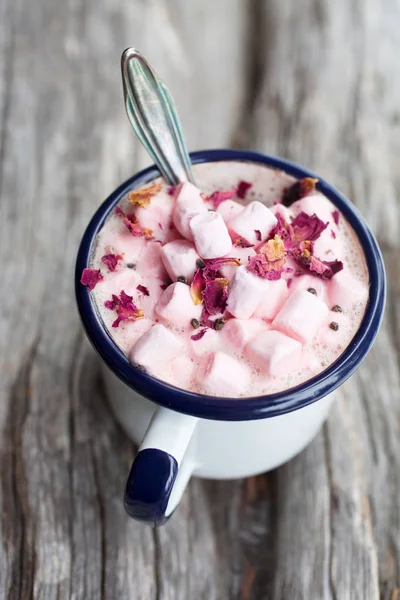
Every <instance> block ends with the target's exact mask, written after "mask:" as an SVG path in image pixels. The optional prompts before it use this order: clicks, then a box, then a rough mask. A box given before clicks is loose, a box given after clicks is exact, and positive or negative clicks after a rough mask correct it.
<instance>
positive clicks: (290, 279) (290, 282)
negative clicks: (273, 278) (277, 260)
mask: <svg viewBox="0 0 400 600" xmlns="http://www.w3.org/2000/svg"><path fill="white" fill-rule="evenodd" d="M292 282H293V279H292V278H291V277H290V278H289V279H287V280H286V285H287V287H288V288H290V286H291V285H292Z"/></svg>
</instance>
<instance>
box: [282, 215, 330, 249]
mask: <svg viewBox="0 0 400 600" xmlns="http://www.w3.org/2000/svg"><path fill="white" fill-rule="evenodd" d="M291 226H292V228H293V239H294V241H295V242H296V243H299V242H303V241H305V240H310V241H311V242H313V241H315V240H316V239H318V238H319V236H320V235H321V233H322V232H323V231H324V229H326V228H327V227H328V223H324V222H323V221H321V219H320V218H319V217H317V215H315V214H314V215H308V214H307V213H305V212H301V213H299V214H298V215H297V217H296V218H295V219H294V220H293V221H292V223H291Z"/></svg>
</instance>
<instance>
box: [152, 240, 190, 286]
mask: <svg viewBox="0 0 400 600" xmlns="http://www.w3.org/2000/svg"><path fill="white" fill-rule="evenodd" d="M161 258H162V261H163V263H164V266H165V268H166V269H167V271H168V275H169V276H170V277H171V279H172V281H176V280H177V278H178V277H180V276H183V277H185V279H186V280H187V282H188V283H190V282H191V281H192V279H193V276H194V274H195V272H196V270H197V265H196V261H197V260H198V259H199V258H200V257H199V255H198V254H197V252H196V249H195V247H194V245H193V244H192V243H191V242H188V241H187V240H175V241H173V242H170V243H169V244H165V246H163V247H162V249H161Z"/></svg>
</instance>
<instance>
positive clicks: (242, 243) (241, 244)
mask: <svg viewBox="0 0 400 600" xmlns="http://www.w3.org/2000/svg"><path fill="white" fill-rule="evenodd" d="M231 239H232V244H233V245H234V246H236V247H237V248H252V247H253V246H254V244H250V242H248V241H247V240H245V239H244V238H243V237H241V236H240V235H236V234H233V233H232V234H231Z"/></svg>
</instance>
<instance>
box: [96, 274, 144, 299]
mask: <svg viewBox="0 0 400 600" xmlns="http://www.w3.org/2000/svg"><path fill="white" fill-rule="evenodd" d="M117 268H118V267H117ZM139 283H140V277H139V275H138V274H137V273H136V271H134V270H133V269H127V268H125V267H124V268H122V269H120V270H117V271H115V272H114V273H107V274H106V275H105V277H104V280H103V281H102V282H101V292H102V295H104V296H107V299H110V298H111V296H112V294H116V295H117V296H119V294H120V293H121V290H123V291H124V292H125V293H126V294H128V295H129V296H133V297H134V298H135V297H136V295H137V290H136V287H137V285H138V284H139Z"/></svg>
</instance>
